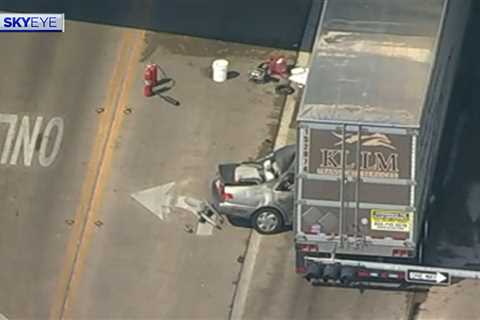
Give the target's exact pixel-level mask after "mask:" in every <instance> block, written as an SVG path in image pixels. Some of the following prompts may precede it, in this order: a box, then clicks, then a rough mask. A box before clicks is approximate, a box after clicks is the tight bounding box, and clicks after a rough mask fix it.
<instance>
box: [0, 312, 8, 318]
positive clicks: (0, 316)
mask: <svg viewBox="0 0 480 320" xmlns="http://www.w3.org/2000/svg"><path fill="white" fill-rule="evenodd" d="M0 320H8V319H7V317H5V316H4V315H3V314H1V313H0Z"/></svg>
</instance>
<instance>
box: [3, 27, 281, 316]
mask: <svg viewBox="0 0 480 320" xmlns="http://www.w3.org/2000/svg"><path fill="white" fill-rule="evenodd" d="M1 41H2V42H1V43H2V60H1V61H0V69H1V70H2V72H1V74H0V96H1V97H2V101H1V104H0V133H1V141H2V144H1V148H2V149H1V150H0V151H1V154H0V174H1V176H2V179H1V180H0V188H1V191H2V192H1V195H0V197H1V203H2V215H0V228H1V229H0V260H1V261H2V266H1V272H0V314H2V316H5V317H6V318H8V319H18V318H23V319H42V318H48V317H50V318H60V317H67V318H76V319H80V318H82V319H85V318H105V317H110V318H112V317H113V318H134V317H137V318H173V317H176V318H179V317H181V318H210V319H213V318H217V319H222V318H225V317H227V316H228V313H229V311H230V308H231V301H232V297H233V292H234V289H235V286H236V280H237V279H238V273H239V270H240V263H239V262H238V261H237V258H238V256H241V255H242V254H243V252H244V250H245V245H246V240H247V236H248V232H249V230H247V229H241V228H231V227H229V226H225V228H224V230H212V229H211V228H209V227H205V226H203V227H201V228H200V229H197V224H196V218H195V216H194V215H193V214H192V212H191V210H190V209H191V208H190V206H189V204H188V203H187V204H185V201H184V202H183V204H184V205H183V206H182V205H181V203H180V202H179V201H180V200H179V199H183V200H185V199H187V198H188V199H203V198H206V197H207V195H208V194H209V181H210V179H211V178H212V177H213V175H214V173H215V169H216V168H215V166H216V164H217V162H218V161H219V160H222V159H223V160H243V159H247V158H249V157H256V156H257V155H258V153H261V152H265V151H266V150H267V149H269V148H270V147H271V143H268V141H267V142H266V143H265V140H266V139H267V140H268V139H270V140H271V139H272V138H273V135H274V133H275V129H276V122H277V121H278V118H279V112H280V109H281V105H282V99H281V98H278V97H277V96H275V94H274V92H273V87H272V86H270V87H268V86H256V85H254V84H253V83H249V82H248V81H247V79H246V73H247V71H248V70H249V69H250V68H252V66H255V65H257V64H258V63H259V62H260V61H262V60H263V59H264V58H266V57H268V56H269V55H271V54H272V53H274V50H273V49H268V48H258V47H252V46H246V45H230V44H227V43H220V42H217V41H207V40H199V39H192V38H188V37H182V36H178V37H175V36H171V35H166V34H153V33H146V32H144V31H142V30H135V29H120V28H116V27H110V26H102V25H95V24H88V23H80V22H68V23H67V26H66V33H64V34H58V35H51V34H40V35H39V34H21V35H18V34H16V35H2V39H1ZM217 56H222V57H227V58H228V59H229V60H230V62H231V68H232V70H234V71H237V72H238V73H239V74H240V76H238V77H237V78H234V79H231V80H229V81H228V82H226V83H224V84H215V83H213V82H212V81H211V80H210V75H209V67H210V64H211V62H212V60H213V58H214V57H217ZM147 62H156V63H159V64H161V66H162V68H163V69H164V71H165V72H167V73H168V76H169V77H172V78H174V80H175V82H176V86H175V87H174V88H173V89H171V90H170V91H169V92H168V93H165V94H168V95H170V96H172V97H174V98H175V99H178V100H179V101H180V106H173V105H171V104H169V103H167V102H166V101H165V100H163V99H161V98H159V97H153V98H150V99H147V98H145V97H143V78H142V76H143V68H144V65H145V64H146V63H147ZM172 182H173V183H174V184H175V196H173V195H172V194H170V193H169V194H168V196H169V197H174V198H175V205H172V203H170V202H168V203H164V204H165V205H166V206H171V207H172V208H164V207H163V206H160V208H159V209H158V208H157V209H158V210H164V211H163V213H164V214H163V216H160V215H158V214H155V212H152V211H151V210H149V209H148V205H147V207H145V203H140V202H139V201H137V200H135V199H134V197H132V195H133V194H136V193H138V192H141V191H143V190H145V189H149V188H151V187H155V186H162V185H165V184H168V183H172ZM170 191H172V190H169V192H170ZM172 192H173V191H172ZM162 197H167V195H166V194H161V195H160V199H163V198H162ZM152 199H153V200H152ZM155 199H157V200H158V197H157V198H155V197H153V198H152V197H150V200H151V201H154V202H155ZM169 199H170V198H169ZM178 203H180V204H178ZM176 204H178V205H176ZM189 229H192V230H193V232H192V233H189V232H186V231H185V230H187V231H188V230H189Z"/></svg>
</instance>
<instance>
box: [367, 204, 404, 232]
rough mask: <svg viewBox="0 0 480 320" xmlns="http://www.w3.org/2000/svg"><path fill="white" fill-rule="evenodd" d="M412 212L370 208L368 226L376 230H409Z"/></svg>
mask: <svg viewBox="0 0 480 320" xmlns="http://www.w3.org/2000/svg"><path fill="white" fill-rule="evenodd" d="M412 217H413V213H412V212H405V211H398V210H379V209H372V210H370V228H371V229H372V230H378V231H397V232H410V230H411V228H412Z"/></svg>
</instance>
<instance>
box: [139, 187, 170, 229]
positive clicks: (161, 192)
mask: <svg viewBox="0 0 480 320" xmlns="http://www.w3.org/2000/svg"><path fill="white" fill-rule="evenodd" d="M174 187H175V182H170V183H167V184H164V185H161V186H158V187H154V188H150V189H146V190H142V191H139V192H136V193H134V194H132V198H133V199H135V200H137V201H138V203H140V204H141V205H142V206H143V207H145V209H147V210H149V211H151V212H152V213H153V214H154V215H156V216H157V217H159V218H160V219H162V220H164V219H165V217H166V216H167V215H168V214H169V213H170V211H171V207H172V202H173V200H174V192H173V191H174V190H173V188H174Z"/></svg>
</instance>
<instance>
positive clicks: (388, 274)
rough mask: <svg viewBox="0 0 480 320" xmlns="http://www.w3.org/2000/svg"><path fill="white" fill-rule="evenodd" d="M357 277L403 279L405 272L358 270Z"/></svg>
mask: <svg viewBox="0 0 480 320" xmlns="http://www.w3.org/2000/svg"><path fill="white" fill-rule="evenodd" d="M357 277H359V278H377V279H390V280H403V279H404V278H405V274H404V273H403V272H396V271H376V270H373V271H372V270H358V271H357Z"/></svg>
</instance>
